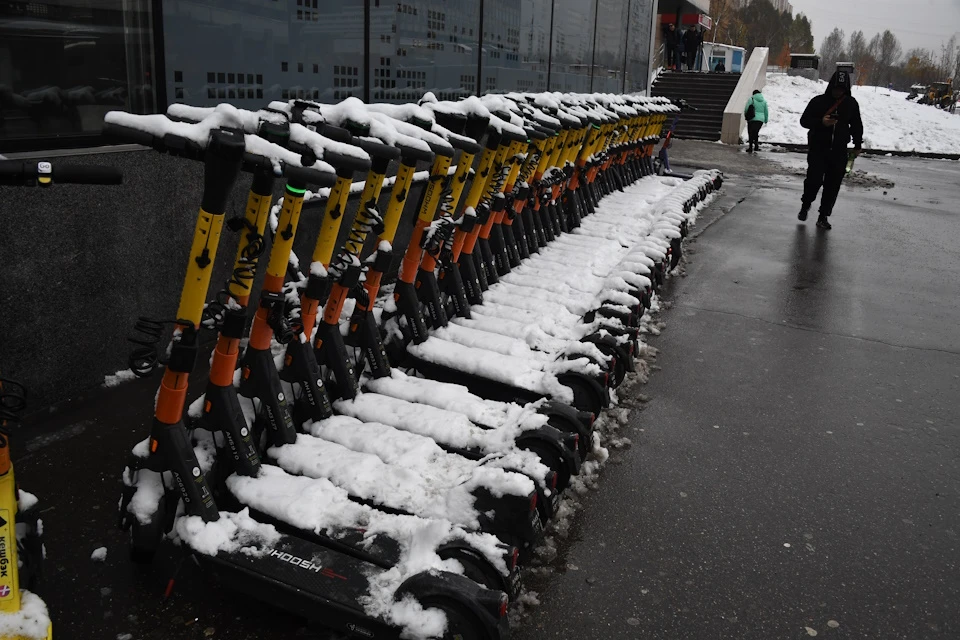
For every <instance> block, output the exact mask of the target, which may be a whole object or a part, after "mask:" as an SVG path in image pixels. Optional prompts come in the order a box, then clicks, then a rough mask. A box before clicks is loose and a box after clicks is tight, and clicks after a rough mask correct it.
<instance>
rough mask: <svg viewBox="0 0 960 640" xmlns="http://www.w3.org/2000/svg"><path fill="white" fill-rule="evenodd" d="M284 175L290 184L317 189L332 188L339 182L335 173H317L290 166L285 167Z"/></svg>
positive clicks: (312, 170)
mask: <svg viewBox="0 0 960 640" xmlns="http://www.w3.org/2000/svg"><path fill="white" fill-rule="evenodd" d="M283 175H284V176H286V178H287V180H289V181H290V182H294V183H302V184H309V185H314V186H317V187H332V186H333V185H334V184H335V183H336V181H337V176H336V174H334V173H327V172H326V171H317V170H316V169H308V168H306V167H295V166H293V165H289V164H288V165H285V166H284V167H283Z"/></svg>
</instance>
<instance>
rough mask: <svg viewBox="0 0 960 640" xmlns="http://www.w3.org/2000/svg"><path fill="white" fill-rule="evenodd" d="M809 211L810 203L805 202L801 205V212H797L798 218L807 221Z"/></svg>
mask: <svg viewBox="0 0 960 640" xmlns="http://www.w3.org/2000/svg"><path fill="white" fill-rule="evenodd" d="M808 213H810V205H809V204H807V203H806V202H804V203H803V204H802V205H801V206H800V213H798V214H797V220H800V221H801V222H803V221H805V220H806V219H807V214H808Z"/></svg>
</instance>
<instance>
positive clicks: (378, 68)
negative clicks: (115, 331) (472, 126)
mask: <svg viewBox="0 0 960 640" xmlns="http://www.w3.org/2000/svg"><path fill="white" fill-rule="evenodd" d="M652 12H653V0H404V1H401V2H388V1H386V0H48V1H46V2H44V1H43V0H40V1H31V2H16V1H9V0H8V1H7V2H2V3H0V152H2V151H3V150H4V149H7V150H15V149H11V147H16V144H15V143H16V142H23V141H24V140H27V141H29V140H31V139H33V140H39V141H40V142H38V143H36V146H38V147H39V148H43V145H44V144H46V145H48V147H47V148H53V147H55V146H58V144H59V145H60V146H63V144H65V142H64V136H74V135H75V136H83V135H87V136H88V137H89V136H90V135H91V134H96V132H97V131H98V130H99V127H100V123H101V121H102V117H103V113H105V112H106V111H107V110H109V109H117V108H119V109H127V110H131V111H135V112H141V113H144V112H153V111H163V110H164V109H165V108H166V106H167V105H168V104H170V103H173V102H187V103H190V104H195V105H213V104H217V103H219V102H230V103H233V104H236V105H237V106H239V107H245V108H257V107H260V106H263V105H264V104H265V103H267V102H269V101H270V100H287V99H290V98H308V99H313V100H320V101H324V102H336V101H339V100H342V99H344V98H346V97H349V96H356V97H358V98H362V99H365V100H368V101H377V102H381V101H382V102H405V101H413V100H417V99H419V98H420V97H421V96H422V95H423V94H424V93H425V92H426V91H432V92H433V93H435V94H436V95H437V96H438V97H439V98H441V99H456V98H458V97H462V96H467V95H472V94H477V93H479V94H483V93H489V92H509V91H545V90H551V91H578V92H585V91H611V92H620V91H628V92H629V91H638V90H643V89H645V88H646V85H647V75H648V69H647V67H648V59H649V52H650V36H651V25H652Z"/></svg>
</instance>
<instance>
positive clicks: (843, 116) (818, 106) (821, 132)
mask: <svg viewBox="0 0 960 640" xmlns="http://www.w3.org/2000/svg"><path fill="white" fill-rule="evenodd" d="M835 86H840V87H843V88H844V89H845V90H846V93H844V95H843V99H842V101H841V102H840V106H838V107H837V108H836V109H834V111H833V115H835V116H836V117H837V124H836V125H834V126H832V127H826V126H824V125H823V117H824V116H825V115H826V114H827V111H829V110H830V108H831V107H833V105H835V104H836V103H837V99H836V98H834V97H833V95H832V92H833V88H834V87H835ZM800 126H802V127H803V128H804V129H809V130H810V131H808V132H807V146H808V147H809V149H810V151H825V150H828V149H829V150H832V151H834V152H836V153H846V150H847V143H849V142H850V139H851V138H853V144H854V146H857V147H859V146H861V145H862V144H863V120H861V119H860V105H859V104H857V99H856V98H854V97H853V95H852V94H851V92H850V74H849V73H848V72H846V71H837V72H836V73H834V74H833V77H831V78H830V83H829V84H828V85H827V90H826V92H824V94H823V95H820V96H817V97H816V98H814V99H813V100H811V101H810V103H809V104H807V108H806V109H805V110H804V111H803V115H802V116H800Z"/></svg>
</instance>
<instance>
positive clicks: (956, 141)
mask: <svg viewBox="0 0 960 640" xmlns="http://www.w3.org/2000/svg"><path fill="white" fill-rule="evenodd" d="M826 89H827V83H826V82H824V81H823V80H817V81H813V80H808V79H807V78H801V77H796V76H787V75H782V74H768V75H767V86H766V87H765V88H764V89H763V94H764V96H765V97H766V99H767V104H769V105H770V122H768V123H767V124H766V125H765V126H764V127H763V129H762V130H761V132H760V135H761V137H762V139H763V141H764V142H770V143H778V142H781V143H787V144H806V143H807V130H806V129H804V128H803V127H801V126H800V116H801V114H803V110H804V109H805V108H806V106H807V103H808V102H810V100H811V99H812V98H813V97H814V96H817V95H819V94H822V93H823V92H824V91H826ZM853 97H854V98H856V99H857V102H858V103H859V104H860V113H861V116H862V118H863V147H864V148H865V149H877V150H885V151H915V152H921V153H960V117H957V115H955V114H950V113H947V112H945V111H942V110H940V109H937V108H936V107H933V106H931V105H922V104H917V103H916V102H913V101H910V100H907V99H906V97H907V94H906V93H904V92H902V91H889V90H887V89H881V88H878V87H854V88H853Z"/></svg>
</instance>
